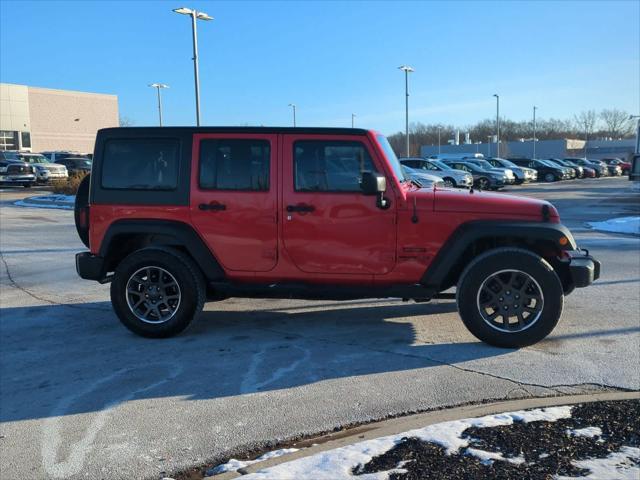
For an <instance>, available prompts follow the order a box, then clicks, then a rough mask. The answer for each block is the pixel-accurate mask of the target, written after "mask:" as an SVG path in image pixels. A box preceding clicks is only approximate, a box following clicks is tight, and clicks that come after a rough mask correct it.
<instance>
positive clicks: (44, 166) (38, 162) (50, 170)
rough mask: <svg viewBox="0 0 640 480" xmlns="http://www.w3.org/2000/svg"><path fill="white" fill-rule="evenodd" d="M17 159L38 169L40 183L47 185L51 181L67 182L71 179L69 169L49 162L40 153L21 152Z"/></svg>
mask: <svg viewBox="0 0 640 480" xmlns="http://www.w3.org/2000/svg"><path fill="white" fill-rule="evenodd" d="M16 158H17V159H18V160H21V161H23V162H27V163H29V164H30V165H31V166H33V167H34V168H35V169H36V172H37V174H38V182H39V183H46V182H49V181H51V180H66V179H67V178H69V172H68V171H67V167H65V166H64V165H59V164H57V163H51V162H50V161H49V160H47V157H45V156H44V155H42V154H40V153H27V152H19V153H18V155H17V157H16Z"/></svg>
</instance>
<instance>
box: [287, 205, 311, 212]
mask: <svg viewBox="0 0 640 480" xmlns="http://www.w3.org/2000/svg"><path fill="white" fill-rule="evenodd" d="M315 209H316V207H314V206H313V205H305V204H302V205H287V212H313V211H314V210H315Z"/></svg>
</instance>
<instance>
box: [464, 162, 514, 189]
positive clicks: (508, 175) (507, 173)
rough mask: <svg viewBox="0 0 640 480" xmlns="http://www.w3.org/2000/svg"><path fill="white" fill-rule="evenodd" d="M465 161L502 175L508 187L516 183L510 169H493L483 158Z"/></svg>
mask: <svg viewBox="0 0 640 480" xmlns="http://www.w3.org/2000/svg"><path fill="white" fill-rule="evenodd" d="M465 161H466V162H471V163H474V164H476V165H477V166H479V167H480V168H482V169H483V170H487V171H491V172H498V173H502V174H503V175H504V176H505V177H506V179H507V184H509V185H513V184H514V183H516V177H515V175H514V174H513V170H511V169H510V168H504V167H495V166H493V165H492V164H491V163H489V162H487V161H486V160H485V159H484V158H468V159H466V160H465Z"/></svg>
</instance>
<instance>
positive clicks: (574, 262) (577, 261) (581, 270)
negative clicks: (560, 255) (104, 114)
mask: <svg viewBox="0 0 640 480" xmlns="http://www.w3.org/2000/svg"><path fill="white" fill-rule="evenodd" d="M566 253H567V255H568V259H567V261H568V262H569V273H570V274H571V280H572V283H573V285H574V286H575V287H576V288H583V287H588V286H589V285H591V284H592V283H593V282H595V281H596V280H597V279H598V278H600V262H599V261H598V260H596V259H595V258H593V257H592V256H591V255H589V252H588V251H585V250H571V251H569V252H566Z"/></svg>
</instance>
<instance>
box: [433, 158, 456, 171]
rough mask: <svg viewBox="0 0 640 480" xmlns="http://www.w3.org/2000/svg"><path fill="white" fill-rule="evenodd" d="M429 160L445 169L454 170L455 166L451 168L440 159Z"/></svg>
mask: <svg viewBox="0 0 640 480" xmlns="http://www.w3.org/2000/svg"><path fill="white" fill-rule="evenodd" d="M429 162H431V163H433V164H434V165H435V166H436V167H440V168H441V169H443V170H453V168H451V167H450V166H449V165H447V164H446V163H443V162H441V161H440V160H429Z"/></svg>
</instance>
